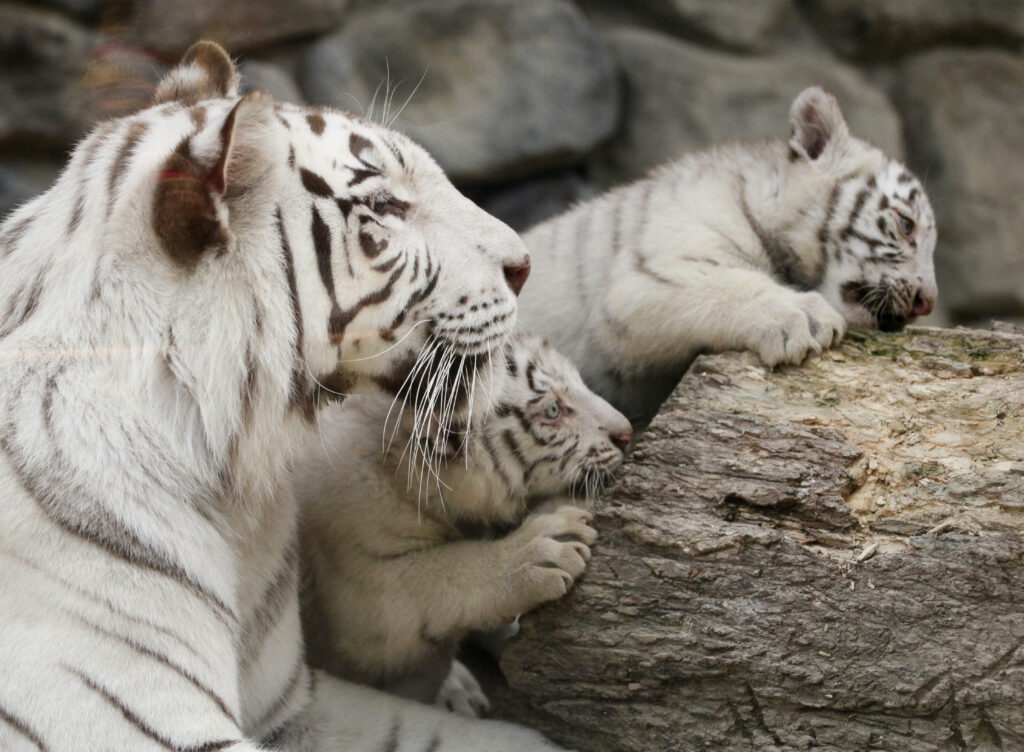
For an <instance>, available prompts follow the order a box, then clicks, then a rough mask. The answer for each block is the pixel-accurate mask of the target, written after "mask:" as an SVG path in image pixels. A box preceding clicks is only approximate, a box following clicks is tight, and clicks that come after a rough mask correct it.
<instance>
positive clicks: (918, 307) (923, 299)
mask: <svg viewBox="0 0 1024 752" xmlns="http://www.w3.org/2000/svg"><path fill="white" fill-rule="evenodd" d="M934 307H935V299H934V298H933V297H931V296H930V295H925V294H923V293H922V292H921V291H920V290H918V291H917V295H915V296H914V308H913V309H912V312H913V314H914V315H915V316H927V315H928V314H929V313H931V312H932V309H933V308H934Z"/></svg>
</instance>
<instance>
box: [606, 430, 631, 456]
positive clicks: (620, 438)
mask: <svg viewBox="0 0 1024 752" xmlns="http://www.w3.org/2000/svg"><path fill="white" fill-rule="evenodd" d="M608 438H609V439H611V441H612V443H613V444H614V445H615V446H617V447H618V448H619V449H620V450H621V451H623V452H625V451H626V447H628V446H629V442H631V441H632V440H633V432H632V431H623V432H622V433H613V434H610V435H609V436H608Z"/></svg>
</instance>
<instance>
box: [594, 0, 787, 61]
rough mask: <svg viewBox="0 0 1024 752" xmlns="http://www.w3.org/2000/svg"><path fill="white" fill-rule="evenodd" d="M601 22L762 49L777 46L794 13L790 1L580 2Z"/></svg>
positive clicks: (652, 0) (662, 0)
mask: <svg viewBox="0 0 1024 752" xmlns="http://www.w3.org/2000/svg"><path fill="white" fill-rule="evenodd" d="M579 4H580V5H581V6H582V7H583V9H584V10H585V11H587V12H588V13H590V14H593V15H594V16H595V17H596V18H598V19H604V18H607V19H619V20H625V21H628V22H630V23H639V24H640V25H644V26H655V25H657V26H658V27H659V28H662V29H665V30H668V31H671V32H672V33H675V34H679V35H680V36H683V37H685V38H688V39H694V40H702V41H707V42H711V43H712V44H717V45H722V46H725V47H731V48H735V49H738V50H763V49H766V48H768V47H770V46H772V45H773V44H774V43H775V42H777V41H778V37H779V35H780V32H781V31H782V29H783V27H784V26H785V22H786V20H787V19H788V18H789V17H790V16H791V15H792V14H794V12H795V8H794V5H793V2H792V1H791V0H757V2H750V1H749V0H631V2H622V0H580V2H579Z"/></svg>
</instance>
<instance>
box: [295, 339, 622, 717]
mask: <svg viewBox="0 0 1024 752" xmlns="http://www.w3.org/2000/svg"><path fill="white" fill-rule="evenodd" d="M505 362H506V368H505V374H504V383H502V384H500V385H496V386H495V391H494V395H493V401H492V403H491V404H490V405H489V406H487V407H488V408H490V410H489V412H487V413H486V417H484V418H483V419H482V420H481V419H480V417H479V416H480V415H482V414H484V413H483V412H482V411H480V408H481V407H484V406H483V405H481V406H478V408H477V410H478V412H477V413H476V414H477V416H478V417H477V418H476V420H475V421H474V422H473V425H472V428H471V429H470V430H468V431H463V432H460V433H459V434H457V435H455V434H452V435H447V436H441V435H438V433H436V432H435V433H434V434H432V435H428V436H426V437H422V438H420V439H419V440H420V441H423V442H427V443H429V444H431V447H429V448H428V449H427V453H428V454H429V453H430V452H431V451H432V450H433V449H435V448H437V449H439V451H440V452H442V453H443V455H444V457H443V462H442V463H441V464H440V466H439V468H438V471H437V474H436V476H432V475H429V474H421V473H420V472H419V468H418V467H416V466H415V465H413V466H412V467H410V464H411V463H410V461H409V457H410V454H409V451H408V448H407V445H408V443H409V442H410V441H416V440H417V438H416V437H415V435H414V434H413V421H412V420H411V419H408V420H405V421H403V422H401V423H400V425H398V426H392V425H391V424H389V422H388V414H389V403H388V400H386V399H381V398H378V397H365V398H358V399H353V400H350V401H348V402H346V403H345V404H344V405H340V406H338V407H337V408H334V409H332V411H330V412H328V413H325V415H324V417H323V420H322V421H321V427H322V432H323V441H324V447H323V448H321V447H319V446H318V447H314V449H313V450H312V451H311V452H310V453H309V455H308V456H307V457H306V458H305V461H304V466H303V467H302V469H301V471H300V472H299V473H297V476H296V481H297V492H298V496H299V503H300V505H301V506H302V508H303V510H304V512H305V516H304V524H303V530H302V537H303V541H304V542H303V551H304V552H305V553H306V555H307V556H308V578H307V581H306V587H305V589H304V594H303V602H304V606H303V621H304V631H305V633H306V640H307V644H308V645H309V647H310V657H311V662H312V663H313V664H314V665H318V666H322V667H324V668H326V669H327V670H328V671H330V672H332V673H335V674H337V675H339V676H343V677H346V678H351V679H354V680H357V681H360V682H362V683H365V684H369V685H371V686H376V687H380V688H386V689H388V690H390V691H395V692H399V693H402V694H405V695H407V696H412V697H417V698H418V699H421V700H424V701H432V700H434V699H435V697H437V696H438V691H439V689H440V688H441V684H442V680H444V679H445V677H446V675H447V674H448V671H449V667H450V666H451V663H452V657H453V655H454V652H455V648H456V646H457V644H458V642H459V641H460V640H461V639H462V638H463V637H464V636H465V635H466V633H467V632H468V631H469V630H491V629H495V628H497V627H499V626H501V625H502V624H503V623H504V622H506V621H507V620H509V619H512V618H514V617H515V616H516V615H517V614H519V613H520V612H522V611H526V610H529V609H531V608H533V607H534V606H537V605H539V604H541V603H543V602H545V601H548V600H551V599H554V598H558V597H560V596H562V595H563V594H564V593H565V591H566V589H567V587H568V586H569V585H571V584H572V582H573V580H574V579H575V578H576V577H577V576H578V575H579V574H580V572H581V571H582V570H583V567H584V565H585V562H586V560H587V559H588V558H589V556H590V552H589V548H588V545H589V544H590V543H591V542H592V541H593V540H594V535H595V533H594V532H593V530H592V529H591V528H590V527H589V526H588V525H587V520H588V519H589V515H588V513H587V512H585V511H584V510H583V509H579V508H577V507H576V506H574V505H573V504H572V503H569V501H568V500H566V499H565V497H564V494H567V493H570V492H571V491H573V490H583V491H590V492H593V491H595V490H596V487H597V486H598V485H599V484H600V481H601V480H602V479H605V478H607V477H608V476H609V475H610V473H611V471H613V470H614V469H615V468H616V467H618V465H619V463H620V462H621V461H622V456H623V455H622V453H623V450H624V448H625V446H626V445H627V444H628V443H629V440H630V438H631V434H630V427H629V422H628V421H627V420H626V418H625V417H624V416H623V415H621V414H620V413H618V412H617V411H616V410H614V409H613V408H612V407H611V406H610V405H608V403H606V402H605V401H604V400H602V399H601V398H600V397H597V396H596V395H595V394H593V393H592V392H590V391H589V390H588V389H587V388H586V387H585V386H584V384H583V381H582V379H581V378H580V376H579V374H578V373H577V371H576V369H575V368H573V366H572V365H571V364H570V363H569V362H568V361H567V360H566V359H565V358H563V357H562V356H561V355H559V354H558V353H557V352H555V351H554V350H552V349H551V348H550V347H548V346H547V345H545V344H543V343H542V342H541V341H540V340H538V339H536V338H533V337H529V336H526V335H519V336H517V337H516V338H515V339H514V340H513V341H512V342H510V343H509V344H508V345H507V346H506V348H505ZM382 435H383V437H384V440H385V447H386V449H385V450H384V451H383V457H382V442H381V439H382ZM467 435H468V439H467V438H466V437H467ZM325 452H326V456H325ZM410 470H412V471H413V472H412V473H411V474H410V472H409V471H410ZM552 497H554V498H553V500H550V501H548V502H545V506H546V507H548V508H550V510H551V511H549V512H544V513H537V512H535V513H533V514H531V515H530V516H529V517H527V519H526V521H525V522H523V523H522V525H521V526H519V527H518V529H516V530H514V531H513V532H511V533H510V534H509V535H508V536H507V537H504V538H501V539H498V540H486V539H480V536H479V535H477V536H473V535H472V533H480V532H484V533H490V534H493V532H494V531H495V530H496V528H498V529H501V528H507V527H509V526H514V525H517V524H518V523H519V522H520V521H521V520H523V518H524V516H526V513H527V509H528V508H529V507H530V506H533V505H536V504H537V503H538V502H539V501H540V500H543V499H552ZM562 536H565V538H563V537H562ZM473 538H475V539H473ZM453 678H458V679H460V681H458V682H454V681H453V682H449V683H448V684H446V686H445V694H444V695H442V697H441V700H442V702H444V701H451V702H452V705H453V707H457V708H459V709H461V710H463V711H467V712H471V713H472V712H474V711H475V710H479V708H480V707H481V706H482V705H483V704H484V703H485V702H486V700H485V699H483V698H482V695H479V694H477V695H475V699H476V702H475V703H473V702H467V701H466V700H467V699H472V698H471V697H467V694H466V693H467V691H469V692H472V691H474V690H475V691H476V692H477V693H478V692H479V689H478V687H476V685H475V681H474V680H473V679H472V676H471V675H470V674H469V673H468V672H467V671H466V670H465V669H464V668H461V667H458V666H457V667H456V668H455V677H453ZM453 692H454V693H456V696H453V695H452V693H453ZM474 705H475V707H474Z"/></svg>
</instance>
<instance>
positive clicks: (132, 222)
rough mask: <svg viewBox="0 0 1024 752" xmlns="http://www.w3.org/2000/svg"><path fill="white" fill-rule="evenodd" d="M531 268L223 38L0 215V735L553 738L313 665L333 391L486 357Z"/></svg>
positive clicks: (503, 746)
mask: <svg viewBox="0 0 1024 752" xmlns="http://www.w3.org/2000/svg"><path fill="white" fill-rule="evenodd" d="M527 259H528V257H527V256H526V254H525V248H524V247H523V245H522V243H521V242H520V240H519V239H518V237H517V236H516V235H515V234H514V233H513V232H512V231H511V230H509V229H508V228H507V227H506V226H505V225H503V224H501V223H500V222H498V221H497V220H495V219H493V218H491V217H490V216H488V215H487V214H485V213H484V212H483V211H481V210H480V209H478V208H477V207H476V206H474V205H473V204H472V203H471V202H469V201H468V200H467V199H465V198H464V197H462V196H461V195H460V194H459V193H458V192H457V191H456V190H455V189H454V188H453V187H452V185H451V184H450V183H449V182H448V180H447V179H446V178H445V177H444V175H443V173H442V172H441V170H440V169H439V168H438V167H437V165H436V164H435V163H434V162H433V161H432V160H431V159H430V157H429V156H427V154H426V152H424V151H423V150H422V149H420V148H419V147H417V146H416V145H414V144H413V143H412V142H411V141H409V140H408V139H406V138H404V137H402V136H400V135H398V134H396V133H394V132H391V131H389V130H387V129H385V128H383V127H379V126H377V125H374V124H372V123H368V122H365V121H362V120H359V119H356V118H352V117H350V116H348V115H346V114H344V113H341V112H336V111H331V110H323V109H312V108H310V109H307V108H300V107H295V106H288V105H277V104H275V103H274V102H273V100H271V98H270V97H269V96H267V95H266V94H261V93H254V94H249V95H247V96H245V97H241V98H239V96H238V93H237V76H236V73H235V70H234V67H233V65H232V63H231V61H230V59H229V58H228V57H227V55H226V54H225V53H224V51H223V50H222V49H221V48H220V47H218V46H216V45H214V44H211V43H200V44H198V45H196V46H195V47H193V48H192V49H191V50H190V51H189V53H188V54H187V55H186V57H185V58H184V60H183V62H182V63H181V65H180V66H179V67H178V68H176V69H175V70H173V71H172V72H171V73H170V74H169V76H168V77H167V78H166V79H165V80H164V81H163V82H162V83H161V85H160V87H159V89H158V92H157V104H156V105H155V106H153V107H150V108H148V109H146V110H143V111H141V112H139V113H137V114H134V115H131V116H128V117H124V118H121V119H118V120H113V121H110V122H107V123H105V124H103V125H101V126H100V127H98V128H97V129H96V130H95V131H93V132H92V133H91V134H90V135H88V136H87V137H86V138H85V139H84V140H83V142H82V143H81V144H80V145H79V146H78V148H77V149H75V151H74V153H73V155H72V157H71V160H70V163H69V165H68V167H67V168H66V169H65V170H64V172H63V173H62V174H61V176H60V178H59V179H58V181H57V183H56V184H55V185H54V186H53V187H52V188H51V189H50V190H49V191H47V192H46V193H45V194H43V195H42V196H40V197H39V198H37V199H35V200H34V201H32V202H30V203H28V204H27V205H25V206H23V207H22V208H20V209H19V210H17V211H16V212H15V213H14V214H13V215H12V216H11V217H10V218H9V219H8V220H7V221H6V222H5V223H4V224H3V225H2V227H0V382H2V383H3V384H4V392H3V395H2V396H0V666H2V667H3V669H2V670H0V749H3V750H5V752H6V751H10V752H18V751H19V750H37V751H38V750H42V751H43V752H59V751H61V750H75V751H76V752H78V751H80V750H81V751H85V752H89V751H96V752H100V751H102V752H109V750H150V749H152V750H163V751H165V752H166V750H175V751H176V752H183V751H186V750H193V751H198V750H228V749H230V750H235V751H236V752H257V751H258V750H266V749H281V750H303V752H316V751H319V750H332V751H333V752H355V751H361V750H381V749H385V750H389V751H391V752H398V751H402V750H405V751H409V752H425V751H427V750H429V751H430V752H442V751H448V750H451V751H455V750H458V751H459V752H479V750H481V749H489V750H508V751H509V752H520V751H522V752H525V751H527V750H529V751H535V750H552V749H555V747H553V746H552V745H551V744H550V743H548V742H547V741H545V740H544V739H543V738H542V737H541V736H540V735H539V734H536V733H534V732H532V731H528V730H526V729H521V728H518V727H515V726H510V725H505V724H499V723H488V722H483V721H477V722H470V721H467V720H465V719H462V718H458V717H456V716H453V715H452V714H446V713H442V712H439V711H436V710H434V709H431V708H424V707H422V706H420V705H418V704H414V703H409V702H408V701H401V700H399V699H397V698H393V697H389V696H387V695H385V694H383V693H378V692H373V691H372V690H368V689H365V688H361V687H357V686H355V685H349V684H346V683H343V682H341V681H339V680H337V679H335V678H333V677H330V676H328V675H326V674H324V673H322V672H316V671H311V670H309V669H308V668H307V664H306V662H305V658H304V654H303V645H302V635H301V629H300V624H299V607H298V587H297V586H298V543H297V532H298V531H297V515H296V506H295V503H294V496H293V495H292V493H291V490H290V488H291V487H290V477H289V473H288V465H289V462H290V454H291V451H292V448H293V447H297V446H299V445H301V444H302V443H304V442H303V441H302V440H301V439H302V436H304V435H306V434H308V433H309V432H311V431H315V426H314V422H313V419H314V417H315V416H314V411H315V409H316V406H317V403H318V401H319V399H320V398H322V397H325V396H332V392H338V391H362V390H374V389H380V388H382V387H383V388H385V389H394V388H395V386H396V385H400V384H402V383H403V382H404V381H405V380H406V379H407V377H408V378H409V382H408V383H410V384H411V385H412V387H413V388H415V387H416V385H417V384H421V383H422V379H437V378H443V379H449V378H450V375H451V372H452V371H454V370H458V369H459V368H463V367H464V368H465V369H467V370H472V369H476V368H480V367H483V366H484V365H485V364H486V361H487V358H488V352H489V351H490V349H491V348H493V347H495V346H496V345H497V344H498V343H499V342H501V341H502V340H503V339H504V338H505V337H506V336H507V334H508V333H509V331H510V329H511V327H512V326H513V322H514V320H515V312H516V297H515V294H516V292H517V291H518V290H519V288H520V287H521V285H522V283H523V281H524V279H525V276H526V274H527V271H528V267H527ZM428 342H430V343H432V345H433V346H432V347H426V344H427V343H428ZM439 351H440V352H442V354H450V355H451V356H452V357H447V358H440V359H438V358H435V357H433V354H434V353H436V352H439ZM419 352H423V353H425V354H426V355H425V357H426V360H425V361H420V362H419V363H417V353H419ZM456 356H457V357H456ZM414 369H415V370H414ZM442 369H443V372H441V373H439V370H442ZM485 370H486V369H485ZM466 375H468V376H470V377H471V376H472V374H463V376H466ZM466 380H467V379H465V378H463V379H462V381H463V382H465V381H466ZM468 380H469V381H472V378H470V379H468ZM445 383H449V382H448V381H446V382H445ZM443 396H444V397H445V398H446V399H450V400H454V399H456V398H457V397H458V396H457V395H450V394H445V395H443ZM458 399H460V400H461V401H462V402H465V397H464V396H462V397H458ZM442 417H443V416H442Z"/></svg>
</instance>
